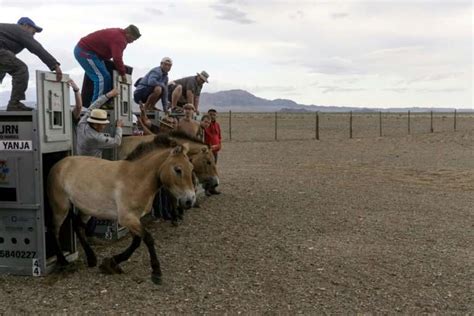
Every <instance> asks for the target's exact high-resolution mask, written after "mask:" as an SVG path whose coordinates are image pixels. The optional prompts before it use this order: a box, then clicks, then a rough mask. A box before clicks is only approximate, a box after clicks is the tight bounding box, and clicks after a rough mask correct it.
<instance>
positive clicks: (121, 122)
mask: <svg viewBox="0 0 474 316" xmlns="http://www.w3.org/2000/svg"><path fill="white" fill-rule="evenodd" d="M116 126H117V127H123V120H122V119H119V120H117V125H116Z"/></svg>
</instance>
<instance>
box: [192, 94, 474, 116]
mask: <svg viewBox="0 0 474 316" xmlns="http://www.w3.org/2000/svg"><path fill="white" fill-rule="evenodd" d="M199 103H200V108H201V109H202V110H208V109H210V108H215V109H216V110H218V111H229V110H231V111H234V112H316V111H321V112H349V111H354V112H376V111H384V112H407V111H408V110H410V111H412V112H429V111H435V112H452V111H453V110H454V109H453V108H427V107H423V108H419V107H410V108H391V109H382V108H371V107H364V108H360V107H351V106H324V105H304V104H298V103H296V102H294V101H292V100H288V99H275V100H268V99H264V98H260V97H257V96H255V95H253V94H251V93H249V92H247V91H245V90H227V91H219V92H215V93H207V92H203V93H201V97H200V101H199ZM461 111H462V112H474V110H472V109H471V110H470V109H462V110H461Z"/></svg>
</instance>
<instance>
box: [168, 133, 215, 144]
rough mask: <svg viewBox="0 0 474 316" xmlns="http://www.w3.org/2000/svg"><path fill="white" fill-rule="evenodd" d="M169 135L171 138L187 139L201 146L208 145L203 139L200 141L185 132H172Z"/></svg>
mask: <svg viewBox="0 0 474 316" xmlns="http://www.w3.org/2000/svg"><path fill="white" fill-rule="evenodd" d="M168 135H169V137H175V138H180V139H185V140H189V141H191V142H194V143H199V144H203V145H206V143H204V142H203V141H202V140H201V139H199V138H197V137H193V136H191V135H189V134H186V133H185V132H183V131H171V132H170V133H169V134H168Z"/></svg>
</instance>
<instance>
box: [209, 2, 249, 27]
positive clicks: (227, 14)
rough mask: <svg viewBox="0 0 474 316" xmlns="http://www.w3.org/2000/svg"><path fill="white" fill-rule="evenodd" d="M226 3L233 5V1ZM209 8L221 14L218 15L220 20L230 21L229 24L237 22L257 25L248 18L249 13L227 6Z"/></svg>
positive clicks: (213, 5)
mask: <svg viewBox="0 0 474 316" xmlns="http://www.w3.org/2000/svg"><path fill="white" fill-rule="evenodd" d="M226 3H231V1H227V2H226ZM209 7H210V8H212V9H214V10H215V11H217V12H218V13H219V14H218V15H217V18H218V19H221V20H225V21H229V22H235V23H239V24H252V23H255V21H253V20H251V19H249V18H247V13H245V12H243V11H240V10H239V9H237V8H233V7H230V6H227V5H225V4H212V5H210V6H209Z"/></svg>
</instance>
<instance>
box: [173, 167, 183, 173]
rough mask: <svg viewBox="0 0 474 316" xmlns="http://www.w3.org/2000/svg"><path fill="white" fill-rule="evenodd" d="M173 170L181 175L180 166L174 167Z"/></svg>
mask: <svg viewBox="0 0 474 316" xmlns="http://www.w3.org/2000/svg"><path fill="white" fill-rule="evenodd" d="M174 172H176V173H177V174H178V175H181V168H180V167H174Z"/></svg>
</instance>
